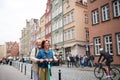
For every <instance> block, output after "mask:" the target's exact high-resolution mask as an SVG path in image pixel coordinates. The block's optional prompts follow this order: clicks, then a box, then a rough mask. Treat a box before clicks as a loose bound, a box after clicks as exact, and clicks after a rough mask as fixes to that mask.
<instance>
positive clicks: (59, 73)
mask: <svg viewBox="0 0 120 80" xmlns="http://www.w3.org/2000/svg"><path fill="white" fill-rule="evenodd" d="M58 75H59V80H61V70H60V69H59V72H58Z"/></svg>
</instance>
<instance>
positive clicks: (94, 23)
mask: <svg viewBox="0 0 120 80" xmlns="http://www.w3.org/2000/svg"><path fill="white" fill-rule="evenodd" d="M95 11H97V16H96V14H95V18H96V17H97V22H96V21H95V22H93V12H95ZM91 16H92V25H96V24H99V10H98V8H97V9H94V10H93V11H92V12H91Z"/></svg>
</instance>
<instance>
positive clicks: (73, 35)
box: [72, 29, 75, 39]
mask: <svg viewBox="0 0 120 80" xmlns="http://www.w3.org/2000/svg"><path fill="white" fill-rule="evenodd" d="M74 36H75V35H74V29H72V39H74Z"/></svg>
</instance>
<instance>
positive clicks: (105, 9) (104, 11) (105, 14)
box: [102, 5, 110, 21]
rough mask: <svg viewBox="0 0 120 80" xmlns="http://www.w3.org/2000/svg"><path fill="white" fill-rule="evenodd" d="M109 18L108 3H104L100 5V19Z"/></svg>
mask: <svg viewBox="0 0 120 80" xmlns="http://www.w3.org/2000/svg"><path fill="white" fill-rule="evenodd" d="M109 19H110V11H109V5H105V6H103V7H102V21H106V20H109Z"/></svg>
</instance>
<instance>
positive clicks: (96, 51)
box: [94, 38, 101, 55]
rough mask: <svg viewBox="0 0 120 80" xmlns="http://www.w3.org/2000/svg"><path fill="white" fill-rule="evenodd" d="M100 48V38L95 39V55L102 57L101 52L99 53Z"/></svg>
mask: <svg viewBox="0 0 120 80" xmlns="http://www.w3.org/2000/svg"><path fill="white" fill-rule="evenodd" d="M100 46H101V41H100V38H94V49H95V55H100V52H99V49H100Z"/></svg>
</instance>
